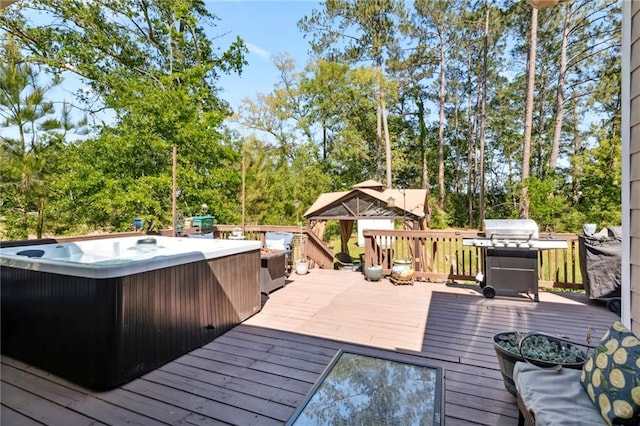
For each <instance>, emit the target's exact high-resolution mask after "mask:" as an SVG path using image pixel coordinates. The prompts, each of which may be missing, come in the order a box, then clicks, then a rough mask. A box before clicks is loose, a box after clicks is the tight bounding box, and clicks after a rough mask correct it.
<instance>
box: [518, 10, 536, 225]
mask: <svg viewBox="0 0 640 426" xmlns="http://www.w3.org/2000/svg"><path fill="white" fill-rule="evenodd" d="M537 42H538V9H536V8H535V7H532V8H531V26H530V30H529V56H528V59H527V92H526V93H527V95H526V96H527V100H526V102H525V110H524V111H525V112H524V137H523V140H522V171H521V174H520V178H521V185H522V188H521V190H520V191H521V192H520V209H519V215H520V218H522V219H526V218H528V217H529V197H528V194H527V179H528V178H529V171H530V168H531V131H532V127H533V96H534V91H535V74H536V50H537Z"/></svg>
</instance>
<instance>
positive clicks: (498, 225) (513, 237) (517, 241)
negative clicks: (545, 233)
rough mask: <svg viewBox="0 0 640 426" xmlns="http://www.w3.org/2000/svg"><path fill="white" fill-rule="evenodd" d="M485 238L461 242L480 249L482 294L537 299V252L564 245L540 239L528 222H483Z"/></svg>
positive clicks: (533, 225) (522, 220)
mask: <svg viewBox="0 0 640 426" xmlns="http://www.w3.org/2000/svg"><path fill="white" fill-rule="evenodd" d="M483 231H484V236H479V237H475V238H464V239H463V240H462V244H463V245H465V246H474V247H481V248H482V254H483V256H482V259H483V266H484V268H483V270H484V274H482V273H480V274H478V276H477V277H476V279H477V280H478V282H479V283H480V287H481V288H482V294H483V295H484V296H485V297H487V298H493V297H495V295H496V290H499V289H503V290H510V291H513V292H517V293H532V294H533V297H534V299H533V300H535V301H536V302H537V301H538V300H539V298H538V251H540V250H549V249H559V248H567V242H566V241H564V240H560V239H554V238H540V237H539V235H538V224H537V223H536V222H535V221H533V220H531V219H485V220H484V221H483Z"/></svg>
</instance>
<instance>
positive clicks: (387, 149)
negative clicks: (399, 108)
mask: <svg viewBox="0 0 640 426" xmlns="http://www.w3.org/2000/svg"><path fill="white" fill-rule="evenodd" d="M381 102H382V104H381V108H382V126H383V128H384V148H385V157H386V160H387V188H391V185H392V182H391V139H390V138H389V125H388V124H387V113H386V111H385V108H386V106H385V102H384V98H383V99H381Z"/></svg>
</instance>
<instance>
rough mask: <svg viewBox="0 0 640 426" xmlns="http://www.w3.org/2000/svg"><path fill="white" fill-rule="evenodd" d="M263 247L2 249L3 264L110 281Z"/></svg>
mask: <svg viewBox="0 0 640 426" xmlns="http://www.w3.org/2000/svg"><path fill="white" fill-rule="evenodd" d="M260 247H261V243H260V242H259V241H246V240H245V241H242V240H218V239H189V238H172V237H162V236H153V237H151V236H143V235H141V236H139V237H138V236H134V237H122V238H104V239H98V240H87V241H78V242H73V243H55V244H41V245H32V246H23V247H11V248H2V249H0V265H2V266H10V267H16V268H21V269H34V270H41V271H43V272H54V273H63V274H68V275H75V276H87V277H92V278H107V277H112V276H123V275H128V274H130V273H137V272H143V271H146V270H152V269H158V268H161V267H168V266H174V265H176V264H180V263H187V262H193V261H197V260H203V259H211V258H217V257H222V256H227V255H231V254H236V253H241V252H245V251H250V250H257V249H260ZM118 269H122V270H120V271H118ZM83 271H84V272H83Z"/></svg>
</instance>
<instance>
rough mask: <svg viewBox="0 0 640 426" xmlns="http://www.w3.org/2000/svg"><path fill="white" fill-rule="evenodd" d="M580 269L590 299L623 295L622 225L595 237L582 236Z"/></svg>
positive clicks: (580, 238)
mask: <svg viewBox="0 0 640 426" xmlns="http://www.w3.org/2000/svg"><path fill="white" fill-rule="evenodd" d="M578 240H579V247H580V248H579V250H580V271H581V272H582V283H583V285H584V289H585V291H586V293H587V296H588V297H589V299H612V298H619V297H620V294H621V293H620V285H621V273H622V258H621V252H622V228H621V227H619V226H618V227H608V228H603V229H602V230H601V231H600V232H598V233H596V234H593V235H591V236H587V235H579V236H578Z"/></svg>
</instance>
